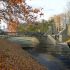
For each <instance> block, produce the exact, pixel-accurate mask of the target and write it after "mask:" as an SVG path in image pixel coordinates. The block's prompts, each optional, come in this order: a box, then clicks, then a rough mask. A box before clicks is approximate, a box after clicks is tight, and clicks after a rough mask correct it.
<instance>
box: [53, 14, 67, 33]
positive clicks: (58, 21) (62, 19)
mask: <svg viewBox="0 0 70 70" xmlns="http://www.w3.org/2000/svg"><path fill="white" fill-rule="evenodd" d="M53 19H54V24H55V27H56V30H57V32H60V31H62V30H63V29H65V28H66V24H67V20H66V19H67V18H66V15H65V14H59V15H55V16H54V17H53Z"/></svg>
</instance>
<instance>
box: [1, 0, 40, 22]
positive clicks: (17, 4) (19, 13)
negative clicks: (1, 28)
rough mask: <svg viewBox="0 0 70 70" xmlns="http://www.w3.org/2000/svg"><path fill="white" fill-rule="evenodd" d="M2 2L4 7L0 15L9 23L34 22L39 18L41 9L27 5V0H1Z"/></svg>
mask: <svg viewBox="0 0 70 70" xmlns="http://www.w3.org/2000/svg"><path fill="white" fill-rule="evenodd" d="M0 3H1V4H2V6H3V7H4V8H2V9H0V17H1V18H4V19H5V20H6V21H7V22H8V23H10V22H13V21H16V23H21V21H25V22H27V23H32V22H34V21H35V20H36V19H37V15H40V14H41V13H39V12H40V11H41V10H40V9H37V8H35V9H34V8H32V7H31V6H29V5H27V3H26V0H0ZM36 14H37V15H36Z"/></svg>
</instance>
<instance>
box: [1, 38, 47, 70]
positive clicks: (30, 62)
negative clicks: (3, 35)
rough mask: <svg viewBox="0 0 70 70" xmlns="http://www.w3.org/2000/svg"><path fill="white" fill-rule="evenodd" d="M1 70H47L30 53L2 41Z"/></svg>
mask: <svg viewBox="0 0 70 70" xmlns="http://www.w3.org/2000/svg"><path fill="white" fill-rule="evenodd" d="M0 70H47V68H45V67H44V66H43V65H41V64H39V63H38V62H37V61H36V60H34V59H33V58H32V57H31V55H30V54H29V53H27V52H26V51H24V50H22V48H21V47H20V46H19V45H17V44H15V43H11V42H9V41H6V40H4V39H0Z"/></svg>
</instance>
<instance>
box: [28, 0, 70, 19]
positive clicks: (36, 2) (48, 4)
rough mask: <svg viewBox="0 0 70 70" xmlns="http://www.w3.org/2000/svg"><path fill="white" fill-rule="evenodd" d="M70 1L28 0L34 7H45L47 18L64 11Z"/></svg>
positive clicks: (45, 16)
mask: <svg viewBox="0 0 70 70" xmlns="http://www.w3.org/2000/svg"><path fill="white" fill-rule="evenodd" d="M68 2H70V0H30V1H29V0H27V3H28V4H29V5H31V6H33V7H38V8H44V9H43V11H44V13H45V15H44V17H43V18H45V19H48V18H49V17H51V16H53V15H55V14H60V13H62V12H64V11H65V9H66V4H67V3H68Z"/></svg>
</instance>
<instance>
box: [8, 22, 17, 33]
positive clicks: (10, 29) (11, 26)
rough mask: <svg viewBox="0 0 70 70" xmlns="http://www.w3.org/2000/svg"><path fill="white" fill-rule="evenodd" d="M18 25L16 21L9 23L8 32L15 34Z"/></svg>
mask: <svg viewBox="0 0 70 70" xmlns="http://www.w3.org/2000/svg"><path fill="white" fill-rule="evenodd" d="M17 27H18V23H17V22H16V21H10V22H9V24H8V32H17Z"/></svg>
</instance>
